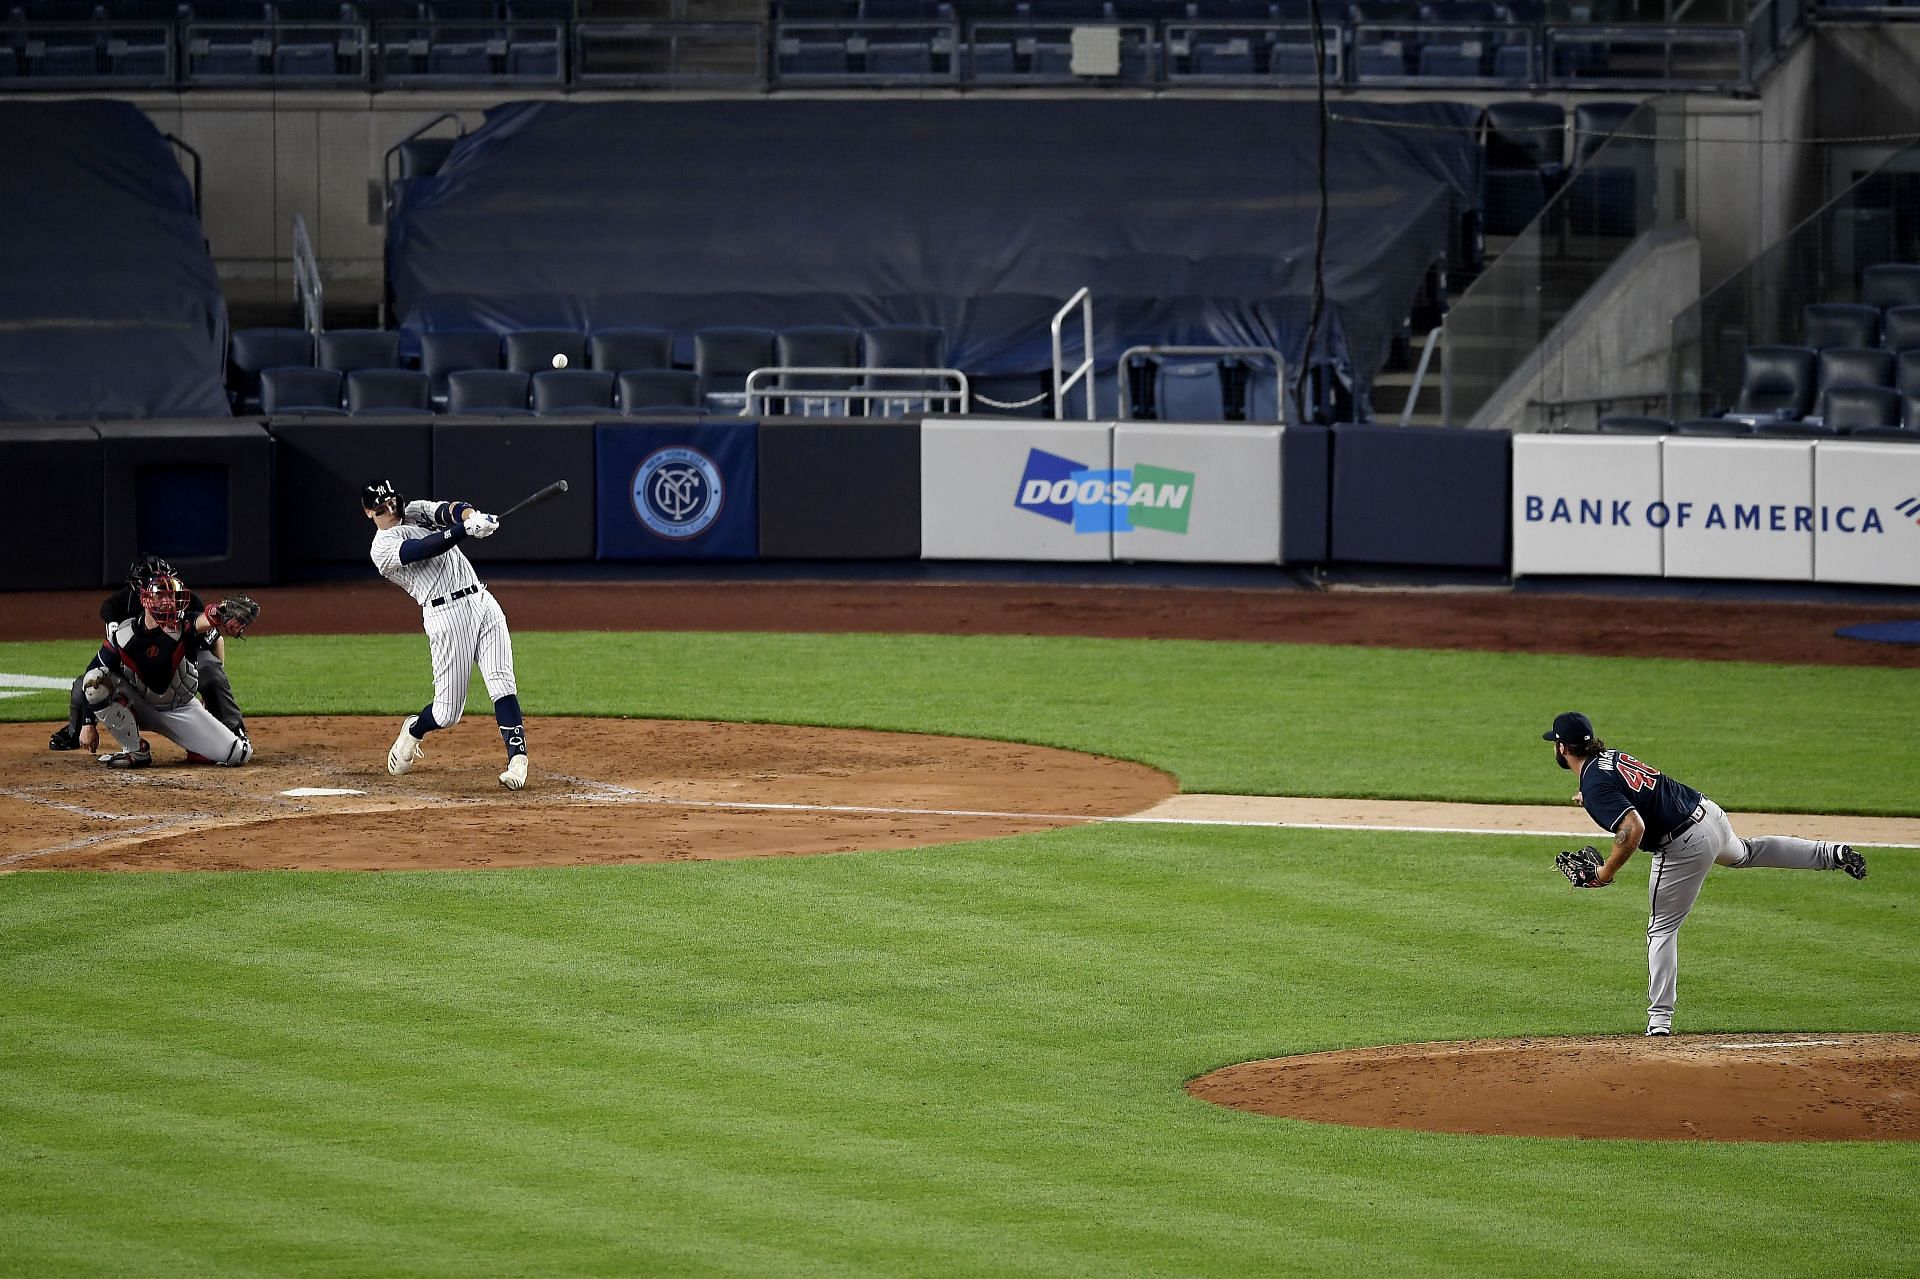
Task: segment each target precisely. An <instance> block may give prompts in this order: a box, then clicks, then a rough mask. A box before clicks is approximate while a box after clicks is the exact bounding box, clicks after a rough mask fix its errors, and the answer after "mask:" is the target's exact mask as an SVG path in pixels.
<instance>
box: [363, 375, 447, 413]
mask: <svg viewBox="0 0 1920 1279" xmlns="http://www.w3.org/2000/svg"><path fill="white" fill-rule="evenodd" d="M432 396H433V382H432V379H430V378H429V377H428V376H427V375H426V374H425V373H420V372H416V371H415V370H413V369H355V370H354V371H353V372H351V373H349V374H347V412H349V413H396V412H398V413H431V412H433V398H432Z"/></svg>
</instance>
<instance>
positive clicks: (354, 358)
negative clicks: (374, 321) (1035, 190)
mask: <svg viewBox="0 0 1920 1279" xmlns="http://www.w3.org/2000/svg"><path fill="white" fill-rule="evenodd" d="M314 363H315V364H317V365H319V366H320V367H321V368H323V369H335V370H337V371H339V372H341V373H351V372H353V371H354V370H355V369H397V368H399V367H400V335H399V334H398V333H394V332H392V331H390V330H386V329H331V330H328V331H327V332H325V333H322V334H321V335H320V337H319V339H318V340H317V341H316V343H315V348H314Z"/></svg>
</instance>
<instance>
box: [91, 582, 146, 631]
mask: <svg viewBox="0 0 1920 1279" xmlns="http://www.w3.org/2000/svg"><path fill="white" fill-rule="evenodd" d="M139 611H140V600H139V598H138V597H137V596H136V595H135V594H134V590H133V588H132V587H131V586H123V587H121V588H120V589H119V590H118V591H115V592H114V593H113V594H112V595H109V596H107V598H106V599H104V600H101V601H100V620H101V621H103V622H105V623H106V624H107V625H109V626H111V625H113V624H114V623H115V622H123V621H125V620H126V619H127V618H129V617H132V616H133V615H134V614H136V613H138V612H139Z"/></svg>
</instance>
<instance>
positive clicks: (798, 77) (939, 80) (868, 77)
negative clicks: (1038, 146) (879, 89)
mask: <svg viewBox="0 0 1920 1279" xmlns="http://www.w3.org/2000/svg"><path fill="white" fill-rule="evenodd" d="M961 62H962V59H961V57H960V27H959V24H958V23H955V22H828V21H811V20H810V21H804V22H800V21H796V22H780V23H776V24H775V25H774V29H773V57H772V60H771V62H770V63H769V67H770V74H771V78H772V82H773V83H774V84H776V85H780V84H786V85H794V86H802V85H835V84H876V85H878V84H951V83H954V82H956V81H958V80H959V79H960V71H961Z"/></svg>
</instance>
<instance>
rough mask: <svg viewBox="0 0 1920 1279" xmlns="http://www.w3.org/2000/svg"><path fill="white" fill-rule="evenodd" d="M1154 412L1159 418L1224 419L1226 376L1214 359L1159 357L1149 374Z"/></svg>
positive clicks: (1221, 420)
mask: <svg viewBox="0 0 1920 1279" xmlns="http://www.w3.org/2000/svg"><path fill="white" fill-rule="evenodd" d="M1153 406H1154V415H1155V416H1156V417H1158V418H1159V419H1160V420H1161V421H1162V422H1224V421H1226V420H1227V387H1226V378H1225V377H1224V375H1223V373H1222V370H1221V368H1220V362H1219V361H1218V360H1189V361H1179V362H1176V361H1171V360H1163V361H1161V362H1160V364H1159V366H1158V367H1157V368H1155V369H1154V374H1153Z"/></svg>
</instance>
